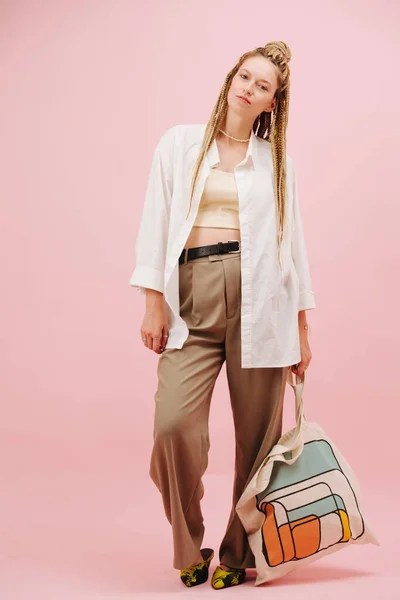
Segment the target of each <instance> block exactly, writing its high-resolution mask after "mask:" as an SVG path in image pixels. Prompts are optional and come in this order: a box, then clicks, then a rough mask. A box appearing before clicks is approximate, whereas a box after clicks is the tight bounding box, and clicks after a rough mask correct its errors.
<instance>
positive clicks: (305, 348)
mask: <svg viewBox="0 0 400 600" xmlns="http://www.w3.org/2000/svg"><path fill="white" fill-rule="evenodd" d="M300 354H301V361H300V362H299V363H298V364H297V369H296V365H293V366H292V367H291V370H292V373H294V374H295V375H298V376H299V377H302V375H303V373H304V372H305V371H306V370H307V369H308V367H309V365H310V362H311V359H312V354H311V348H310V345H309V343H308V333H307V330H305V329H301V330H300Z"/></svg>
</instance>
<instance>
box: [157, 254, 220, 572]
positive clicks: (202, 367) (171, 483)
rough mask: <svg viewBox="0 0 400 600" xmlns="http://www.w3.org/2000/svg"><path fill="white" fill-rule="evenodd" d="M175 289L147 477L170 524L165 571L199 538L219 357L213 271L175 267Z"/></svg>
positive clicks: (184, 560)
mask: <svg viewBox="0 0 400 600" xmlns="http://www.w3.org/2000/svg"><path fill="white" fill-rule="evenodd" d="M179 286H180V303H181V309H180V310H181V316H182V318H184V319H185V321H186V323H187V325H188V327H189V337H188V338H187V340H186V341H185V343H184V345H183V347H182V348H181V349H166V350H165V351H164V353H163V354H161V355H160V358H159V362H158V369H157V374H158V387H157V392H156V395H155V414H154V436H153V437H154V446H153V451H152V455H151V464H150V476H151V478H152V480H153V481H154V483H155V484H156V486H157V487H158V489H159V491H160V492H161V495H162V500H163V504H164V510H165V514H166V516H167V519H168V521H169V522H170V524H171V525H172V536H173V547H174V559H173V566H174V568H176V569H184V568H186V567H188V566H189V565H190V564H192V563H193V562H194V561H195V560H196V557H197V555H198V554H199V551H200V547H201V543H202V540H203V536H204V525H203V516H202V512H201V507H200V501H201V499H202V497H203V494H204V488H203V483H202V476H203V474H204V472H205V470H206V467H207V464H208V450H209V447H210V441H209V432H208V418H209V410H210V401H211V395H212V391H213V388H214V385H215V381H216V378H217V375H218V373H219V371H220V369H221V367H222V364H223V361H224V359H225V358H224V344H223V338H224V331H225V323H224V310H223V288H222V287H221V276H220V266H218V263H211V262H210V261H208V260H207V257H204V258H201V259H196V260H195V261H190V262H189V263H186V264H184V265H180V279H179ZM221 303H222V304H221Z"/></svg>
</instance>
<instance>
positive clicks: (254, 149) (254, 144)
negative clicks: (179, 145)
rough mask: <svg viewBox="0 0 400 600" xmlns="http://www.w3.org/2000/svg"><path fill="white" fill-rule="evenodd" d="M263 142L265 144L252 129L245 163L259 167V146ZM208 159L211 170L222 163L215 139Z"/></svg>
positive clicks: (208, 153)
mask: <svg viewBox="0 0 400 600" xmlns="http://www.w3.org/2000/svg"><path fill="white" fill-rule="evenodd" d="M262 142H263V140H261V138H258V137H257V136H256V134H255V133H254V131H253V129H252V130H251V134H250V141H249V144H248V146H247V151H246V156H245V158H244V163H246V162H247V161H249V162H250V164H251V163H253V165H254V166H256V165H257V160H258V144H260V143H262ZM207 159H208V163H209V165H210V168H213V167H214V166H215V165H217V164H218V163H219V162H220V160H219V152H218V146H217V142H216V140H215V139H213V141H212V144H211V146H210V148H209V150H208V152H207Z"/></svg>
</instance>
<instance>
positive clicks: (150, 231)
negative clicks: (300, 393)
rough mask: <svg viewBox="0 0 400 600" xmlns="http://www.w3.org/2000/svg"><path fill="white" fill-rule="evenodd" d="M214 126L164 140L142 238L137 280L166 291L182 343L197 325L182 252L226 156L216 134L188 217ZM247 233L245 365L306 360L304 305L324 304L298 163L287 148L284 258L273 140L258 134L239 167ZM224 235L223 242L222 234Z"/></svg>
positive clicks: (173, 333)
mask: <svg viewBox="0 0 400 600" xmlns="http://www.w3.org/2000/svg"><path fill="white" fill-rule="evenodd" d="M205 128H206V125H205V124H200V125H193V124H189V125H186V124H185V125H175V126H173V127H171V128H169V129H167V130H166V131H165V132H164V134H163V135H162V136H161V138H160V139H159V141H158V144H157V146H156V149H155V152H154V156H153V160H152V164H151V168H150V174H149V179H148V183H147V191H146V194H145V199H144V204H143V211H142V216H141V221H140V225H139V230H138V235H137V239H136V246H135V255H136V266H135V268H134V271H133V273H132V276H131V278H130V281H129V284H130V285H132V286H134V287H136V288H137V289H138V291H140V292H141V293H143V294H144V293H145V292H144V290H145V288H151V289H154V290H158V291H159V292H162V293H163V294H164V300H165V307H166V310H167V317H168V326H169V338H168V341H167V344H166V348H179V349H180V348H182V346H183V344H184V342H185V340H186V339H187V337H188V334H189V330H188V327H187V325H186V323H185V321H184V320H183V319H182V317H181V316H180V306H179V262H178V261H179V256H180V254H181V252H182V250H183V248H184V246H185V244H186V240H187V239H188V236H189V233H190V231H191V229H192V226H193V223H194V221H195V218H196V214H197V210H198V207H199V203H200V198H201V195H202V192H203V189H204V184H205V181H206V179H207V176H208V174H209V173H210V169H211V168H212V167H213V166H215V165H217V164H218V163H219V162H220V160H219V153H218V147H217V143H216V141H215V140H213V142H212V145H211V147H210V149H209V150H208V153H207V155H206V157H205V159H204V161H203V164H202V167H201V169H200V173H199V179H198V181H197V184H196V188H195V192H194V195H193V200H192V206H191V210H190V213H189V215H188V218H187V219H186V215H187V213H188V209H189V199H190V183H191V177H192V173H193V171H192V167H193V165H194V162H195V161H196V159H197V157H198V155H199V151H200V147H201V143H202V139H203V135H204V132H205ZM234 175H235V180H236V185H237V190H238V197H239V222H240V238H241V366H242V368H252V367H281V366H289V365H293V364H295V363H298V362H300V360H301V354H300V343H299V342H300V340H299V326H298V311H300V310H309V309H312V308H316V303H315V296H314V292H313V291H312V284H311V277H310V271H309V265H308V259H307V253H306V248H305V241H304V234H303V228H302V221H301V216H300V209H299V200H298V195H297V182H296V174H295V170H294V167H293V161H292V159H291V158H290V157H289V155H288V154H286V182H287V194H286V197H287V221H286V225H285V228H284V234H283V239H282V246H281V263H282V270H280V267H279V265H278V261H277V230H276V216H275V215H276V208H275V199H274V189H273V162H272V152H271V144H270V142H268V141H266V140H264V139H262V138H259V137H257V136H256V135H255V133H254V132H253V131H252V132H251V137H250V141H249V144H248V147H247V152H246V157H245V158H244V159H243V160H242V162H240V163H239V164H238V165H237V166H236V168H235V171H234ZM216 241H218V240H216Z"/></svg>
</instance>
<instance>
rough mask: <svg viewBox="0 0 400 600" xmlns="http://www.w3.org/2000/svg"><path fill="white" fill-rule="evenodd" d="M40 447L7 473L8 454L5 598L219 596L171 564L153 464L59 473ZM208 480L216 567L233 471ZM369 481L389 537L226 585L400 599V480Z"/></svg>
mask: <svg viewBox="0 0 400 600" xmlns="http://www.w3.org/2000/svg"><path fill="white" fill-rule="evenodd" d="M50 451H51V446H49V445H47V446H46V448H44V447H43V448H42V453H43V456H42V459H43V458H44V454H45V453H48V452H50ZM40 452H41V450H40V448H37V447H36V454H35V459H33V458H32V459H30V460H29V459H28V458H27V456H25V457H24V459H22V458H21V461H20V464H19V465H15V464H14V465H13V469H12V471H11V468H10V469H9V472H8V473H7V468H6V466H5V465H6V464H7V460H4V455H3V457H2V459H3V460H2V462H3V466H2V470H3V487H2V491H1V513H0V514H1V522H0V533H1V535H0V598H1V600H36V599H40V600H47V599H49V600H50V599H51V600H64V599H68V600H72V599H74V600H86V599H87V600H92V599H93V600H94V599H96V600H103V599H110V598H111V599H115V600H118V599H123V598H153V597H158V596H163V597H164V596H165V595H167V596H172V597H175V596H176V595H177V594H179V595H180V597H182V596H185V597H186V595H187V596H188V597H189V596H191V597H193V596H194V595H196V596H199V595H200V596H201V597H207V598H208V597H213V598H214V597H215V593H216V590H213V589H212V588H211V586H210V584H209V582H207V583H205V584H203V585H201V586H199V587H197V588H193V589H187V588H185V587H184V586H183V584H182V583H181V582H180V580H179V577H178V571H177V570H174V569H173V568H172V566H171V565H172V552H171V536H170V529H169V524H168V523H167V521H166V519H165V517H164V514H163V510H162V505H161V499H160V497H159V494H158V490H157V489H156V488H155V486H154V484H153V483H152V481H151V480H150V479H149V478H148V477H147V474H146V472H143V473H142V474H141V476H140V479H138V478H137V472H134V471H133V469H132V468H129V467H127V466H126V464H129V463H126V464H125V465H123V464H119V465H117V466H116V464H113V463H112V462H111V463H110V464H104V465H103V469H102V472H101V474H100V473H96V470H93V469H91V470H90V469H88V468H87V465H86V466H85V465H84V464H82V465H81V468H79V465H74V468H73V469H72V468H71V469H69V470H68V469H67V468H66V466H65V465H62V464H60V470H59V472H58V473H55V472H50V471H48V472H45V469H44V467H42V468H41V469H40V468H39V467H38V466H37V464H39V463H37V461H38V455H40ZM38 453H39V454H38ZM125 458H126V459H127V460H128V459H129V456H126V457H125ZM146 458H147V457H146ZM65 459H66V461H65V462H66V463H67V462H68V460H67V459H68V457H67V456H65ZM144 462H145V461H144ZM41 464H42V465H43V464H45V462H44V460H42V462H41ZM35 465H36V466H35ZM29 472H30V473H31V476H29V475H28V474H27V473H29ZM39 473H41V475H39ZM203 481H204V485H205V496H204V498H203V513H204V518H205V524H206V534H205V538H204V544H203V545H204V546H211V547H213V548H214V549H215V553H216V558H215V559H214V562H213V564H212V567H211V569H213V567H214V566H215V565H216V564H217V557H218V544H219V542H220V540H221V539H222V535H223V532H224V529H225V526H226V520H227V517H228V512H229V505H230V494H231V485H232V480H231V478H230V477H228V476H220V475H219V476H216V475H213V474H206V475H205V477H204V480H203ZM4 482H7V485H4ZM362 491H363V501H364V502H363V503H364V510H365V511H366V514H367V517H372V516H373V522H372V521H371V526H372V527H373V529H374V532H375V533H376V535H377V537H378V539H379V541H380V543H381V546H379V547H378V546H372V545H364V546H355V545H353V546H351V547H347V548H345V549H343V550H342V551H340V552H336V553H334V554H332V555H330V556H327V557H325V558H323V559H321V560H320V561H316V562H315V563H314V564H312V565H309V566H308V567H306V568H303V569H301V570H299V571H298V572H293V573H291V574H290V575H288V576H287V577H286V578H284V579H281V580H278V581H275V582H274V583H271V584H266V585H263V586H259V587H254V581H255V571H254V570H249V571H248V581H247V582H246V583H245V584H244V585H241V586H240V587H238V588H235V589H231V590H229V591H228V590H225V591H224V593H225V594H227V595H229V594H234V595H237V594H239V595H240V598H243V597H247V596H248V597H252V598H254V597H263V598H264V597H268V598H271V597H273V598H274V599H275V598H276V599H281V598H282V599H283V598H291V599H293V598H296V600H302V599H303V598H305V599H307V600H312V599H314V598H315V599H318V600H323V599H328V598H332V599H335V600H337V599H338V598H344V599H347V598H357V599H358V598H373V599H378V598H379V599H388V600H389V599H399V598H400V580H399V575H398V568H399V566H400V560H399V553H398V547H396V546H395V544H396V543H397V544H398V542H399V539H400V536H399V519H398V515H397V513H398V510H397V507H398V506H399V503H400V494H399V490H398V488H397V487H395V486H393V488H386V489H383V488H382V486H379V485H374V482H373V481H372V480H371V482H370V485H369V486H366V485H365V482H363V490H362ZM385 506H386V507H388V508H387V510H382V507H385ZM390 507H392V508H394V510H391V509H390ZM152 564H154V565H157V568H156V569H155V568H152ZM267 588H269V589H267ZM236 597H238V596H236Z"/></svg>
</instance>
